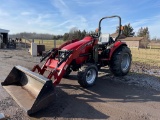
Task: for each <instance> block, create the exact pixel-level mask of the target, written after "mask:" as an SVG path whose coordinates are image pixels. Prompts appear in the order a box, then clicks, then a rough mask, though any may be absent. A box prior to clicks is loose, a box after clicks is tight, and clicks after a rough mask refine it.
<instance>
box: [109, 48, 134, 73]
mask: <svg viewBox="0 0 160 120" xmlns="http://www.w3.org/2000/svg"><path fill="white" fill-rule="evenodd" d="M131 61H132V55H131V51H130V49H129V48H128V47H127V46H122V47H120V48H118V49H117V50H116V52H115V53H114V54H113V56H112V59H111V61H110V66H109V67H110V70H111V72H112V73H113V74H114V75H115V76H124V75H126V74H127V73H128V72H129V70H130V66H131Z"/></svg>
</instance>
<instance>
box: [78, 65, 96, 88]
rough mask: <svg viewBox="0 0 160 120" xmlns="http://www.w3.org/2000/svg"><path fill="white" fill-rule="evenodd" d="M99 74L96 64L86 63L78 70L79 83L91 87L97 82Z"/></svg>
mask: <svg viewBox="0 0 160 120" xmlns="http://www.w3.org/2000/svg"><path fill="white" fill-rule="evenodd" d="M97 76H98V68H97V66H96V65H94V64H85V65H83V66H82V67H81V68H80V70H79V71H78V75H77V77H78V83H79V84H80V85H81V86H82V87H84V88H87V87H91V86H93V85H94V84H95V82H96V79H97Z"/></svg>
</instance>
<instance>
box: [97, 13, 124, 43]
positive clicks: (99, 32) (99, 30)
mask: <svg viewBox="0 0 160 120" xmlns="http://www.w3.org/2000/svg"><path fill="white" fill-rule="evenodd" d="M114 17H117V18H118V19H119V31H118V36H117V37H116V38H115V41H116V40H117V38H118V37H119V36H120V34H121V26H122V24H121V17H120V16H118V15H113V16H106V17H103V18H101V19H100V21H99V26H98V36H97V37H100V35H101V22H102V20H104V19H108V18H114Z"/></svg>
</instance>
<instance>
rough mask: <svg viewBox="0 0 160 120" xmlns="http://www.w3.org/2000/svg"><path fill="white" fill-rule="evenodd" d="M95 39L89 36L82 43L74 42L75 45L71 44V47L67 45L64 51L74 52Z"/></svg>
mask: <svg viewBox="0 0 160 120" xmlns="http://www.w3.org/2000/svg"><path fill="white" fill-rule="evenodd" d="M92 39H93V38H92V37H90V36H88V37H85V38H83V39H82V40H80V41H77V42H74V43H71V44H69V45H66V46H64V47H63V48H62V50H74V49H77V48H78V47H79V46H81V45H83V44H85V43H87V42H89V41H91V40H92Z"/></svg>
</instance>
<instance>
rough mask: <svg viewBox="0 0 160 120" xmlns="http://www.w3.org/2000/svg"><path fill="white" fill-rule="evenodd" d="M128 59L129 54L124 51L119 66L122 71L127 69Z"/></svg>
mask: <svg viewBox="0 0 160 120" xmlns="http://www.w3.org/2000/svg"><path fill="white" fill-rule="evenodd" d="M130 61H131V59H130V56H129V54H128V53H125V54H124V55H123V58H122V63H121V68H122V71H123V72H125V71H127V69H128V68H129V66H130Z"/></svg>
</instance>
